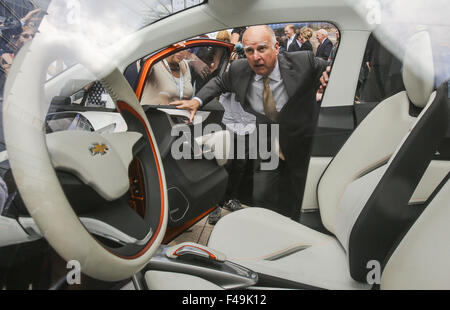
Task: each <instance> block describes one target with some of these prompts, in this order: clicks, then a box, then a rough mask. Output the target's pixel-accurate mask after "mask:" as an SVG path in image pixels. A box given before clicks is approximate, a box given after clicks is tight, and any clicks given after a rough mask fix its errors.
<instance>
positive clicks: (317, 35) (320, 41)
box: [316, 32, 325, 43]
mask: <svg viewBox="0 0 450 310" xmlns="http://www.w3.org/2000/svg"><path fill="white" fill-rule="evenodd" d="M323 38H325V35H323V34H322V33H320V32H318V33H317V34H316V39H317V41H319V43H322V40H323Z"/></svg>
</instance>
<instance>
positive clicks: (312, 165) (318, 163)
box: [299, 157, 333, 211]
mask: <svg viewBox="0 0 450 310" xmlns="http://www.w3.org/2000/svg"><path fill="white" fill-rule="evenodd" d="M332 159H333V158H332V157H311V159H310V160H309V166H308V176H307V177H306V184H305V190H304V194H303V202H302V211H312V210H317V209H319V203H318V201H317V185H318V184H319V181H320V178H321V176H322V174H323V172H324V171H325V169H326V168H327V167H328V165H329V163H330V162H331V160H332ZM299 190H301V189H299Z"/></svg>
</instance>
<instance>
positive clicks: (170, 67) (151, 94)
mask: <svg viewBox="0 0 450 310" xmlns="http://www.w3.org/2000/svg"><path fill="white" fill-rule="evenodd" d="M185 53H186V52H185V51H181V52H178V53H175V54H173V55H170V56H169V57H167V58H165V59H163V60H161V61H160V62H158V63H157V64H155V65H154V66H153V67H152V69H151V71H150V73H149V75H148V77H147V82H146V84H145V87H144V91H143V93H142V99H141V105H167V104H169V102H172V101H175V100H183V99H191V98H192V95H193V93H194V90H193V87H192V83H191V71H190V69H189V66H188V63H187V62H186V60H185Z"/></svg>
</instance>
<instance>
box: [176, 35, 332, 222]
mask: <svg viewBox="0 0 450 310" xmlns="http://www.w3.org/2000/svg"><path fill="white" fill-rule="evenodd" d="M243 43H244V51H245V54H246V59H240V60H236V61H234V62H233V63H232V64H231V66H230V68H229V70H228V71H226V72H224V73H223V74H221V75H220V76H217V77H215V78H214V79H212V80H211V81H210V82H208V83H207V84H206V85H205V86H204V87H203V88H202V89H201V90H200V91H199V92H198V93H197V97H194V98H193V99H191V100H184V101H177V102H173V103H171V105H174V106H177V108H180V109H188V110H190V111H191V121H192V119H193V116H194V115H195V112H196V111H197V109H198V108H199V107H200V106H201V105H202V104H207V103H208V102H209V101H211V100H212V99H213V98H215V97H217V96H218V95H220V94H221V93H225V92H233V93H235V94H236V100H237V101H239V102H240V103H241V105H242V106H243V108H244V110H246V111H247V112H250V113H252V114H254V115H256V119H257V123H259V124H271V125H272V124H279V130H280V136H279V146H280V149H281V152H280V153H278V154H279V155H280V158H281V159H282V160H281V161H280V163H279V165H278V167H277V168H276V169H275V170H267V171H263V170H262V169H260V168H257V169H256V170H255V174H254V178H255V183H256V184H255V187H254V202H255V203H254V204H255V205H256V206H261V207H266V208H269V209H272V210H274V211H276V212H279V213H281V214H283V215H286V216H290V217H292V218H294V219H298V216H299V214H300V208H301V203H302V199H303V188H304V185H305V181H306V174H307V170H308V165H309V157H310V148H311V142H312V137H313V132H314V130H315V127H316V122H317V118H318V114H319V106H318V105H317V104H316V101H315V95H316V92H317V89H318V88H319V85H320V81H319V78H320V77H321V75H322V72H323V71H324V70H325V69H326V62H325V61H323V60H322V59H319V58H315V57H314V56H313V54H312V53H311V52H301V53H295V52H294V53H284V54H282V55H279V43H278V42H277V41H276V38H275V34H274V33H273V30H272V29H271V28H270V27H267V26H254V27H250V28H248V29H247V31H246V32H245V33H244V37H243ZM269 136H270V135H269ZM271 145H273V143H272V144H271ZM272 151H273V150H272ZM261 167H262V165H261Z"/></svg>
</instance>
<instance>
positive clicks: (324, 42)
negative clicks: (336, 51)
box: [316, 29, 333, 60]
mask: <svg viewBox="0 0 450 310" xmlns="http://www.w3.org/2000/svg"><path fill="white" fill-rule="evenodd" d="M316 39H317V41H319V46H318V47H317V51H316V57H320V58H322V59H324V60H328V57H330V53H331V50H332V49H333V42H331V41H330V39H328V32H327V31H326V30H325V29H319V30H318V31H317V33H316Z"/></svg>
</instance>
